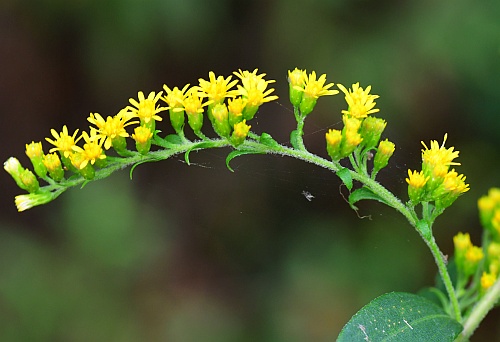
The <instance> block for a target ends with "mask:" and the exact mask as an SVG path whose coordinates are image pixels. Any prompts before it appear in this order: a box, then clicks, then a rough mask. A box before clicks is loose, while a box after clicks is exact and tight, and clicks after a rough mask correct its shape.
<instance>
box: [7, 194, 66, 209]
mask: <svg viewBox="0 0 500 342" xmlns="http://www.w3.org/2000/svg"><path fill="white" fill-rule="evenodd" d="M56 197H57V195H54V193H52V192H45V191H44V192H38V193H36V194H25V195H18V196H16V198H15V200H14V201H15V203H16V207H17V210H18V211H19V212H21V211H24V210H28V209H30V208H33V207H34V206H37V205H41V204H45V203H48V202H50V201H52V200H53V199H55V198H56Z"/></svg>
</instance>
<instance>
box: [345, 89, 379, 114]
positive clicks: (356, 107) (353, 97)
mask: <svg viewBox="0 0 500 342" xmlns="http://www.w3.org/2000/svg"><path fill="white" fill-rule="evenodd" d="M337 87H339V89H340V90H342V92H343V93H344V94H345V100H346V102H347V104H348V105H349V108H348V110H343V111H342V113H344V114H348V115H350V116H352V117H355V118H359V119H361V118H366V117H367V116H368V114H373V113H376V112H378V111H380V109H377V108H373V107H375V105H376V103H375V100H376V99H377V98H379V96H378V95H371V94H370V90H371V89H372V87H371V86H368V87H366V89H365V90H363V88H361V87H360V86H359V82H358V83H355V84H353V85H352V90H351V89H349V90H347V89H346V88H345V87H344V86H343V85H342V84H337Z"/></svg>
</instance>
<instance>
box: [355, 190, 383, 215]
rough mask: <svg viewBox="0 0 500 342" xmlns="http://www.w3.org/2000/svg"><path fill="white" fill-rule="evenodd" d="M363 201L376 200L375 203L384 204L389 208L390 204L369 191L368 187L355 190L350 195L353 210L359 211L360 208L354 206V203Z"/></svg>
mask: <svg viewBox="0 0 500 342" xmlns="http://www.w3.org/2000/svg"><path fill="white" fill-rule="evenodd" d="M361 200H374V201H379V202H381V203H384V204H386V205H388V206H390V204H389V203H388V202H386V201H385V200H384V199H383V198H382V197H380V196H379V195H377V194H376V193H374V192H373V191H371V190H370V189H368V188H367V187H362V188H359V189H356V190H354V191H353V192H352V193H351V194H350V195H349V204H350V205H351V208H353V209H354V210H358V208H357V207H356V206H355V205H354V203H356V202H358V201H361Z"/></svg>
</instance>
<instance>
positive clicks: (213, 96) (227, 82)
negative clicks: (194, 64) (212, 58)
mask: <svg viewBox="0 0 500 342" xmlns="http://www.w3.org/2000/svg"><path fill="white" fill-rule="evenodd" d="M208 77H209V80H208V81H205V80H204V79H202V78H200V79H198V81H199V82H200V85H199V89H200V90H201V91H202V92H204V93H205V94H206V95H207V97H208V98H209V99H210V100H212V101H213V104H218V103H221V102H222V101H224V99H225V98H226V97H234V96H236V93H235V92H234V91H230V90H229V89H231V88H232V87H234V85H235V84H236V83H238V81H237V80H234V81H231V76H228V77H227V78H224V77H223V76H219V77H217V78H216V77H215V74H214V72H213V71H210V72H209V73H208Z"/></svg>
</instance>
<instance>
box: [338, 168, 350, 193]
mask: <svg viewBox="0 0 500 342" xmlns="http://www.w3.org/2000/svg"><path fill="white" fill-rule="evenodd" d="M337 176H339V178H340V179H341V180H342V182H343V183H344V184H345V186H346V187H347V189H348V190H349V191H351V189H352V177H351V171H350V170H349V169H348V168H345V167H342V168H341V169H340V170H338V171H337Z"/></svg>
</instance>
